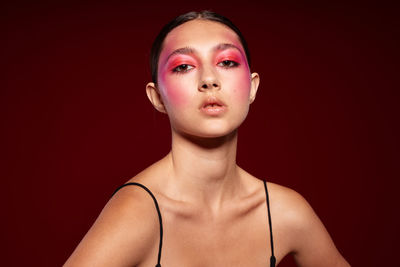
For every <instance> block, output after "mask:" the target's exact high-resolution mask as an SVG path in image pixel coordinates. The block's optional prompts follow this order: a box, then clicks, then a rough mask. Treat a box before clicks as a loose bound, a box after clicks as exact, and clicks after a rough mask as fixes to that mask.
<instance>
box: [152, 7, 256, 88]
mask: <svg viewBox="0 0 400 267" xmlns="http://www.w3.org/2000/svg"><path fill="white" fill-rule="evenodd" d="M195 19H202V20H210V21H215V22H219V23H222V24H224V25H226V26H228V27H229V28H230V29H232V30H233V31H234V32H235V33H236V34H237V35H238V37H239V40H240V42H241V44H242V46H243V49H244V52H245V53H246V58H247V63H248V64H249V66H250V52H249V49H248V47H247V43H246V40H245V39H244V37H243V35H242V33H241V32H240V31H239V29H238V28H237V27H236V26H235V25H234V24H233V23H232V22H231V21H230V20H229V19H228V18H226V17H224V16H222V15H219V14H217V13H215V12H212V11H208V10H205V11H201V12H194V11H192V12H188V13H185V14H183V15H180V16H178V17H176V18H175V19H173V20H171V21H170V22H169V23H167V24H166V25H165V26H164V27H163V28H162V29H161V31H160V33H159V34H158V35H157V37H156V39H155V40H154V42H153V46H152V47H151V51H150V69H151V79H152V80H153V82H154V83H156V84H157V79H158V75H157V71H158V60H159V58H160V53H161V49H162V45H163V42H164V39H165V37H166V36H167V35H168V33H169V32H170V31H172V30H173V29H174V28H176V27H178V26H179V25H181V24H183V23H185V22H188V21H191V20H195Z"/></svg>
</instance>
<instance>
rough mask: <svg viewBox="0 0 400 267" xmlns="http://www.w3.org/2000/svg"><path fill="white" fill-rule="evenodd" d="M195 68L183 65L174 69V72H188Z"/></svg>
mask: <svg viewBox="0 0 400 267" xmlns="http://www.w3.org/2000/svg"><path fill="white" fill-rule="evenodd" d="M193 68H194V67H193V66H192V65H189V64H181V65H179V66H177V67H175V68H173V69H172V72H178V73H179V72H188V71H189V70H191V69H193Z"/></svg>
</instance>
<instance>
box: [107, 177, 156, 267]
mask: <svg viewBox="0 0 400 267" xmlns="http://www.w3.org/2000/svg"><path fill="white" fill-rule="evenodd" d="M128 185H136V186H139V187H141V188H143V189H144V190H146V192H147V193H149V195H150V196H151V198H152V199H153V201H154V205H155V206H156V210H157V213H158V221H159V223H160V243H159V246H158V258H157V265H156V267H161V264H160V261H161V250H162V240H163V226H162V218H161V212H160V208H159V206H158V203H157V199H156V198H155V196H154V195H153V193H152V192H151V191H150V190H149V189H148V188H147V187H145V186H144V185H142V184H139V183H126V184H123V185H121V186H120V187H118V188H117V189H116V190H115V191H114V193H113V194H112V196H114V195H115V194H116V193H117V192H118V191H119V190H120V189H121V188H123V187H125V186H128Z"/></svg>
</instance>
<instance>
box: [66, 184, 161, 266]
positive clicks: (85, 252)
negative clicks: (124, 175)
mask: <svg viewBox="0 0 400 267" xmlns="http://www.w3.org/2000/svg"><path fill="white" fill-rule="evenodd" d="M158 241H159V222H158V215H157V212H156V209H155V206H154V202H153V200H152V198H151V197H150V195H149V193H147V192H146V191H145V190H144V189H143V188H140V187H138V186H125V187H123V188H121V189H120V190H119V191H118V192H117V193H116V194H115V195H114V196H113V197H112V198H111V199H110V200H109V202H108V203H107V204H106V205H105V207H104V209H103V210H102V212H101V213H100V215H99V217H98V218H97V220H96V222H95V223H94V224H93V226H92V227H91V229H90V230H89V231H88V233H87V234H86V235H85V237H84V238H83V240H82V241H81V242H80V244H79V245H78V247H77V248H76V249H75V251H74V253H73V254H72V255H71V257H70V258H69V259H68V261H67V262H66V263H65V266H136V265H137V264H139V263H141V262H143V261H145V260H146V259H147V257H148V255H151V254H149V253H151V252H152V251H154V250H156V249H157V246H158ZM154 255H156V254H155V253H154Z"/></svg>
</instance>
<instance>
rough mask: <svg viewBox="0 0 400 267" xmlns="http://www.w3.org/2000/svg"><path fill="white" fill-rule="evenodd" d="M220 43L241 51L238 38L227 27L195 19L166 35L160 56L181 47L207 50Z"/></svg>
mask: <svg viewBox="0 0 400 267" xmlns="http://www.w3.org/2000/svg"><path fill="white" fill-rule="evenodd" d="M221 43H231V44H234V45H235V46H237V47H239V48H240V49H242V50H243V47H242V45H241V43H240V41H239V37H238V36H237V34H236V33H235V32H234V31H233V30H232V29H230V28H229V27H228V26H226V25H224V24H222V23H219V22H215V21H209V20H201V19H195V20H192V21H189V22H186V23H184V24H182V25H179V26H178V27H176V28H175V29H173V30H172V31H171V32H170V33H168V35H167V37H166V38H165V40H164V44H163V49H162V51H161V54H164V55H165V54H169V53H170V52H172V51H173V50H175V49H179V48H182V47H193V48H196V49H201V48H203V49H207V48H209V47H211V46H215V45H216V44H221Z"/></svg>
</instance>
